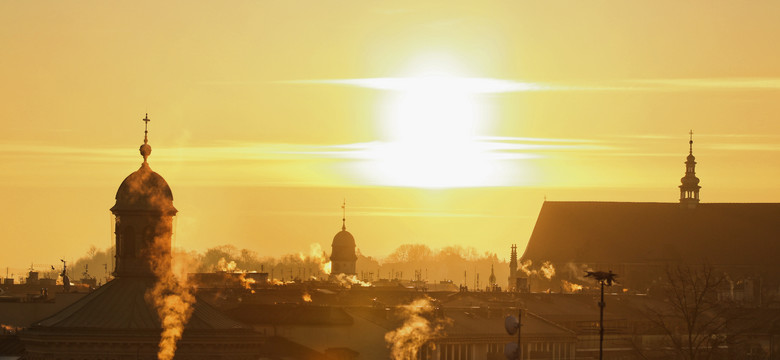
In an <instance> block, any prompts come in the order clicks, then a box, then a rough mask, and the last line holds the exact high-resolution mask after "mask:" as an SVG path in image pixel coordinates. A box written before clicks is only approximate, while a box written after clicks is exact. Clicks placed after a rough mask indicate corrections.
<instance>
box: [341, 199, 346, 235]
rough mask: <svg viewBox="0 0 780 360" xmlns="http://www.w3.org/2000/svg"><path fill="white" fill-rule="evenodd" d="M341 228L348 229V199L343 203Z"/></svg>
mask: <svg viewBox="0 0 780 360" xmlns="http://www.w3.org/2000/svg"><path fill="white" fill-rule="evenodd" d="M341 230H347V199H344V202H343V203H342V204H341Z"/></svg>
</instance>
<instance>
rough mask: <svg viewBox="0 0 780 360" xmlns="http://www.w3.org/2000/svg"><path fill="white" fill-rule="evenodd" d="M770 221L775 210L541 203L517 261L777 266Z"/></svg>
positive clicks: (778, 231) (778, 229)
mask: <svg viewBox="0 0 780 360" xmlns="http://www.w3.org/2000/svg"><path fill="white" fill-rule="evenodd" d="M778 219H780V204H777V203H703V204H699V205H698V206H697V207H696V208H693V209H684V208H681V207H680V204H678V203H633V202H552V201H547V202H545V203H544V205H543V206H542V210H541V211H540V213H539V218H538V219H537V221H536V226H535V227H534V230H533V233H532V234H531V238H530V240H529V242H528V246H527V247H526V250H525V253H524V254H523V256H522V259H523V260H526V259H531V260H533V261H534V262H537V261H545V260H549V261H552V262H557V263H565V262H577V263H616V262H620V263H647V262H672V261H691V262H702V261H705V262H709V263H711V264H714V265H758V266H777V261H776V254H778V253H780V221H778Z"/></svg>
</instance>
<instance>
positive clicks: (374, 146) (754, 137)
mask: <svg viewBox="0 0 780 360" xmlns="http://www.w3.org/2000/svg"><path fill="white" fill-rule="evenodd" d="M778 19H780V2H777V1H750V2H738V1H706V2H705V1H696V2H680V1H677V0H674V1H656V0H653V1H620V2H618V1H587V2H586V1H506V2H495V1H487V2H473V1H472V2H458V1H440V2H438V1H425V2H420V1H392V2H391V1H386V2H380V1H231V2H199V1H166V2H157V1H133V2H130V1H119V2H105V1H73V2H44V1H4V2H0V24H2V25H0V29H2V31H0V45H1V46H0V49H2V56H0V79H1V80H2V82H0V97H1V98H2V104H3V106H2V131H0V159H2V160H0V161H1V162H0V164H2V166H0V198H1V199H2V202H1V203H0V204H2V205H0V228H1V229H3V230H2V237H3V240H2V244H3V246H2V248H3V249H2V251H0V266H3V267H5V266H8V267H10V268H12V269H16V272H17V273H19V272H21V271H22V269H23V268H24V267H25V266H26V265H25V264H29V263H30V262H34V263H43V264H48V263H52V264H55V263H56V262H58V261H59V259H60V258H63V257H64V258H68V259H76V258H78V257H79V256H81V255H82V254H83V253H85V252H86V250H87V248H88V247H89V246H90V245H92V244H94V245H97V246H98V247H107V246H108V245H110V243H111V238H110V231H111V222H110V212H109V211H108V209H109V208H110V207H111V206H112V205H113V197H114V193H115V191H116V188H117V187H118V186H119V184H120V183H121V181H122V180H123V179H124V177H125V176H127V175H128V174H130V173H131V172H132V171H134V170H136V169H137V168H138V166H140V163H141V157H140V155H138V150H137V149H138V146H139V145H140V144H141V143H142V139H143V123H142V122H141V118H143V116H144V114H145V113H146V112H148V113H149V117H150V118H151V119H152V121H151V123H150V135H149V137H150V143H151V145H152V147H153V149H154V150H153V153H152V156H151V157H150V159H149V161H150V164H151V166H152V169H154V170H155V171H157V172H158V173H160V174H161V175H163V176H164V177H165V178H166V179H167V180H168V182H169V184H170V185H171V187H172V189H173V193H174V197H175V201H174V204H175V206H176V207H177V208H178V209H179V210H180V213H179V216H178V217H177V235H176V242H177V244H176V245H177V246H182V247H186V248H188V249H194V250H204V249H206V248H209V247H213V246H217V245H222V244H228V243H230V244H234V245H236V246H238V247H246V248H250V249H253V250H255V251H257V252H258V253H260V254H261V255H279V254H285V253H296V252H299V251H300V252H307V250H308V248H309V245H310V244H311V243H320V244H321V245H322V246H323V247H324V248H329V246H330V241H331V239H332V236H333V235H334V234H335V233H336V232H337V231H338V230H340V226H341V220H340V217H341V209H340V205H341V202H342V200H343V199H344V198H346V199H347V204H348V205H347V211H348V221H347V227H348V230H350V231H351V232H352V233H353V234H354V235H355V237H356V239H357V244H358V248H360V250H361V251H362V252H363V253H364V254H368V255H372V256H375V257H383V256H385V255H386V254H387V253H389V252H390V251H392V250H393V249H394V248H395V247H396V246H398V245H400V244H404V243H411V242H415V243H426V244H429V245H431V246H433V247H442V246H446V245H461V246H473V247H476V248H477V249H478V250H479V251H491V252H496V253H498V254H499V257H500V258H502V257H506V256H508V249H509V246H510V244H512V243H517V244H518V245H519V246H520V247H521V248H522V247H523V246H524V245H525V243H526V241H527V239H528V237H529V235H530V232H531V230H532V228H533V224H534V222H535V219H536V215H537V212H538V210H539V208H540V207H541V204H542V202H543V201H544V198H545V196H546V197H547V199H548V200H604V201H659V202H673V201H676V200H677V198H678V190H677V186H678V185H679V179H680V177H682V175H683V173H684V166H683V162H684V159H685V156H686V155H687V151H688V144H687V140H688V131H689V130H690V129H694V131H695V135H694V140H695V144H694V153H695V155H696V157H697V160H698V162H699V165H698V167H697V174H698V176H699V178H701V179H702V181H701V185H702V191H701V198H702V201H704V202H777V201H780V188H778V186H777V181H776V179H778V178H780V168H779V167H778V165H777V164H778V162H777V160H776V157H777V154H778V153H780V121H778V119H780V46H778V45H777V44H778V42H777V38H778V34H780V21H778ZM3 275H4V274H3Z"/></svg>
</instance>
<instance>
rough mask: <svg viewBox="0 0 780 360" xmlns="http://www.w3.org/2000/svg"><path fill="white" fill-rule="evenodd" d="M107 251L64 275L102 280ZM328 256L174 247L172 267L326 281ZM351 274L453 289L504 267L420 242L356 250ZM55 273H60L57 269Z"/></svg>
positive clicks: (466, 251) (503, 273)
mask: <svg viewBox="0 0 780 360" xmlns="http://www.w3.org/2000/svg"><path fill="white" fill-rule="evenodd" d="M113 254H114V250H113V247H112V248H109V249H105V250H98V249H97V248H96V247H94V246H92V247H91V248H90V249H89V251H88V252H87V254H86V255H85V256H83V257H81V258H80V259H78V260H77V261H76V262H75V263H74V264H68V275H69V276H70V277H71V279H74V280H75V279H79V278H81V277H82V276H83V273H85V272H86V271H85V270H87V269H88V275H89V276H92V277H95V278H97V279H98V281H99V282H105V279H106V277H107V276H108V275H109V274H108V273H110V272H111V271H112V269H113V264H114V259H113V256H114V255H113ZM329 255H330V254H329V252H327V251H324V250H323V249H322V248H321V247H320V246H319V245H318V244H312V245H311V246H310V248H309V249H306V250H305V251H301V252H299V253H296V254H287V255H283V256H278V257H272V256H262V255H260V254H258V253H257V252H255V251H253V250H249V249H239V248H237V247H235V246H233V245H222V246H216V247H213V248H210V249H208V250H206V251H205V252H202V253H200V252H196V251H185V250H182V249H178V250H177V251H176V252H175V253H174V263H176V262H179V263H185V264H187V268H186V269H185V271H186V272H214V271H246V272H253V271H254V272H267V273H268V274H269V275H270V276H271V277H272V278H274V279H278V280H284V281H289V280H294V279H311V278H324V277H326V276H327V275H326V270H327V263H328V261H329V260H328V258H329ZM357 255H358V260H357V265H356V269H357V275H358V278H359V279H361V280H366V281H378V280H379V279H402V280H418V279H419V280H426V281H428V282H439V281H452V282H453V283H454V284H456V285H466V286H468V287H469V288H473V287H474V286H475V285H477V277H478V279H479V287H480V288H485V287H486V286H488V280H489V277H490V274H491V267H492V268H493V271H494V273H495V276H496V279H497V283H498V284H499V285H500V286H502V287H504V286H506V282H507V277H508V276H509V265H508V263H507V262H506V261H505V260H501V259H499V257H498V256H497V255H496V254H494V253H490V252H484V253H480V252H478V251H477V250H476V249H475V248H473V247H468V248H465V247H461V246H448V247H444V248H440V249H435V248H431V247H429V246H427V245H423V244H404V245H400V246H399V247H398V248H396V249H395V250H394V251H393V252H392V253H390V254H389V255H388V256H387V257H385V258H381V259H380V258H374V257H371V256H367V255H364V254H362V253H361V252H360V250H359V249H358V250H357ZM58 270H61V269H58Z"/></svg>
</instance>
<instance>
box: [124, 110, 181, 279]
mask: <svg viewBox="0 0 780 360" xmlns="http://www.w3.org/2000/svg"><path fill="white" fill-rule="evenodd" d="M143 121H144V123H145V125H144V143H143V145H141V147H140V149H139V150H140V152H141V156H143V158H144V162H143V164H141V168H140V169H138V170H136V171H135V172H133V173H132V174H130V175H129V176H127V177H126V178H125V180H124V181H122V184H121V185H119V189H118V190H117V192H116V204H114V206H113V207H112V208H111V212H112V213H113V214H114V216H115V217H116V221H115V227H114V233H115V235H116V247H115V248H116V267H115V269H114V274H115V275H116V277H118V278H119V277H153V276H156V275H155V270H159V269H162V268H164V267H169V266H170V259H171V252H170V250H171V236H172V233H173V217H174V216H175V215H176V212H177V210H176V208H175V207H174V206H173V194H172V193H171V188H170V187H169V186H168V183H167V182H166V181H165V179H163V177H162V176H160V175H159V174H157V173H156V172H154V171H152V169H151V168H150V167H149V163H147V162H146V160H147V158H148V157H149V155H150V154H151V153H152V147H151V146H150V145H149V137H148V124H149V116H145V117H144V118H143Z"/></svg>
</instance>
